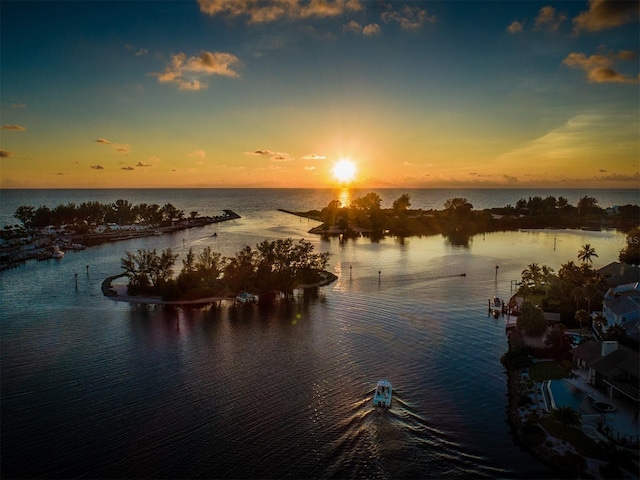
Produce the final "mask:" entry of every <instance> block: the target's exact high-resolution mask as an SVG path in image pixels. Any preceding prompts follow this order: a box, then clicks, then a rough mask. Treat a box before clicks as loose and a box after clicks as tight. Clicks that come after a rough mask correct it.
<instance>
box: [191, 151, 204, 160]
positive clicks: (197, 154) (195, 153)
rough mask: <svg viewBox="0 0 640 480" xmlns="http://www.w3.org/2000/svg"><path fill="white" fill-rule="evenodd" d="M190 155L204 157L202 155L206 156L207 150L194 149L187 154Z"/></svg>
mask: <svg viewBox="0 0 640 480" xmlns="http://www.w3.org/2000/svg"><path fill="white" fill-rule="evenodd" d="M188 155H189V156H190V157H197V158H202V159H204V157H206V156H207V152H205V151H204V150H194V151H193V152H191V153H189V154H188Z"/></svg>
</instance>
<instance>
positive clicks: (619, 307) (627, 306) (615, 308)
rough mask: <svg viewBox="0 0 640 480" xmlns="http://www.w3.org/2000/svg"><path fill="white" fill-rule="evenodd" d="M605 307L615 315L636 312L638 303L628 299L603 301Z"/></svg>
mask: <svg viewBox="0 0 640 480" xmlns="http://www.w3.org/2000/svg"><path fill="white" fill-rule="evenodd" d="M605 304H606V305H607V307H609V308H610V309H611V311H612V312H613V313H615V314H616V315H624V314H625V313H632V312H637V311H638V309H640V305H639V304H638V302H636V301H635V300H633V299H632V298H629V297H620V298H616V299H615V300H605Z"/></svg>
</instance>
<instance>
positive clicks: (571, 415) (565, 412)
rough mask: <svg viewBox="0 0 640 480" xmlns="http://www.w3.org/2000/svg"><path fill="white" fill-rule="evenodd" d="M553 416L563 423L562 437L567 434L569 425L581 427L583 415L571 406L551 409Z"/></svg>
mask: <svg viewBox="0 0 640 480" xmlns="http://www.w3.org/2000/svg"><path fill="white" fill-rule="evenodd" d="M551 418H553V419H554V420H555V421H557V422H560V423H561V424H562V439H563V440H564V439H565V438H566V436H567V428H568V427H579V426H580V425H581V424H582V417H581V416H580V414H579V413H578V412H576V411H575V410H574V409H573V408H571V407H559V408H554V409H553V410H551Z"/></svg>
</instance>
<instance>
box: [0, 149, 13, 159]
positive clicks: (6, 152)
mask: <svg viewBox="0 0 640 480" xmlns="http://www.w3.org/2000/svg"><path fill="white" fill-rule="evenodd" d="M11 155H13V153H11V152H10V151H9V150H0V158H9V157H10V156H11Z"/></svg>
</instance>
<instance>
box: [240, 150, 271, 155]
mask: <svg viewBox="0 0 640 480" xmlns="http://www.w3.org/2000/svg"><path fill="white" fill-rule="evenodd" d="M244 154H245V155H273V152H272V151H271V150H254V151H253V152H244Z"/></svg>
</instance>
